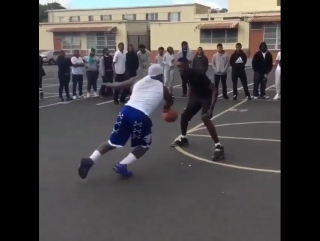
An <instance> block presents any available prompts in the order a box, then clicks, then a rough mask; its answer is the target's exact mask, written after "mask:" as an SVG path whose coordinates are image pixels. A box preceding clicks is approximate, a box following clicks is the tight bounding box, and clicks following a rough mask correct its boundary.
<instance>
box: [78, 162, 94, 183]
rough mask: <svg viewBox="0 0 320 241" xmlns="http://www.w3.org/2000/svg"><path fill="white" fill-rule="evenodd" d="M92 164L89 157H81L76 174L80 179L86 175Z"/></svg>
mask: <svg viewBox="0 0 320 241" xmlns="http://www.w3.org/2000/svg"><path fill="white" fill-rule="evenodd" d="M93 165H94V162H93V161H92V160H91V158H82V159H81V161H80V166H79V167H78V174H79V176H80V178H81V179H85V178H86V177H87V176H88V173H89V171H90V169H91V167H92V166H93Z"/></svg>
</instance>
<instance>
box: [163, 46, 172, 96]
mask: <svg viewBox="0 0 320 241" xmlns="http://www.w3.org/2000/svg"><path fill="white" fill-rule="evenodd" d="M162 63H163V65H164V71H163V73H164V86H165V87H167V88H168V89H169V93H170V94H172V92H173V79H174V75H173V73H174V51H173V48H172V47H168V48H167V52H166V53H165V55H164V57H163V61H162Z"/></svg>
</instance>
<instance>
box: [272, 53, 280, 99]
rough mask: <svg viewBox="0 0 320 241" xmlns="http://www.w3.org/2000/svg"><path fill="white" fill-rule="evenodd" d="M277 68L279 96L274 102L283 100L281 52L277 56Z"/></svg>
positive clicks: (276, 81)
mask: <svg viewBox="0 0 320 241" xmlns="http://www.w3.org/2000/svg"><path fill="white" fill-rule="evenodd" d="M276 60H277V68H276V72H275V86H276V92H277V94H276V95H275V97H274V98H273V99H274V100H281V51H279V53H278V54H277V58H276Z"/></svg>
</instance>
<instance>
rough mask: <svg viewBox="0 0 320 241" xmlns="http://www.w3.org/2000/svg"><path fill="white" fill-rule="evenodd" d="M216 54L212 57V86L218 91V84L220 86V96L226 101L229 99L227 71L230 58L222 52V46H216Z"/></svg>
mask: <svg viewBox="0 0 320 241" xmlns="http://www.w3.org/2000/svg"><path fill="white" fill-rule="evenodd" d="M217 50H218V51H217V53H215V54H214V55H213V56H212V68H213V71H214V84H215V86H216V87H217V89H218V90H219V83H220V80H221V84H222V95H223V98H225V99H226V100H228V99H229V97H228V94H227V71H228V68H229V65H230V62H229V61H230V58H229V56H228V54H227V53H226V52H225V51H224V50H223V46H222V44H220V43H219V44H217Z"/></svg>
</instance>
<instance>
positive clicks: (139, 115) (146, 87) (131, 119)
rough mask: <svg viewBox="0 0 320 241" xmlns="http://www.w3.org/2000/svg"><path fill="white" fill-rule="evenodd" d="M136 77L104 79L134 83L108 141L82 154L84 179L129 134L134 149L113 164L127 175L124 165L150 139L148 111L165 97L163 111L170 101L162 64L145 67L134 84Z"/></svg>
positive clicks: (146, 146) (120, 85)
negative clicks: (144, 73) (87, 155)
mask: <svg viewBox="0 0 320 241" xmlns="http://www.w3.org/2000/svg"><path fill="white" fill-rule="evenodd" d="M134 83H135V79H134V78H132V79H129V80H127V81H124V82H121V83H119V82H115V83H106V84H105V85H106V86H107V87H111V88H126V87H130V86H132V85H133V89H132V94H131V97H130V100H129V101H128V103H127V104H126V105H125V106H124V107H123V108H122V109H121V111H120V112H119V115H118V117H117V119H116V122H115V124H114V127H113V130H112V133H111V136H110V138H109V141H107V142H105V143H102V144H101V145H100V146H99V147H98V149H97V150H95V151H94V152H93V153H92V155H91V156H90V157H89V158H82V159H81V162H80V166H79V168H78V173H79V176H80V177H81V178H82V179H85V178H86V177H87V175H88V172H89V170H90V168H91V167H92V166H93V165H94V164H95V163H96V162H97V161H98V159H99V158H100V157H101V156H102V155H103V154H106V153H107V152H109V151H111V150H114V149H115V148H119V147H123V146H125V144H126V143H127V141H128V140H129V138H130V137H131V147H132V148H133V150H132V151H131V152H130V153H129V155H128V156H127V157H126V158H124V159H123V160H122V161H121V162H119V163H118V164H117V165H115V166H114V167H113V170H114V171H115V172H117V173H118V174H120V175H122V176H125V177H130V176H131V175H132V172H130V171H128V169H127V165H128V164H130V163H132V162H134V161H135V160H137V159H139V158H141V157H142V156H143V155H144V154H146V152H147V151H148V150H149V147H150V145H151V141H152V131H151V127H152V121H151V119H150V115H151V114H152V113H153V112H154V111H155V110H156V108H157V107H158V106H159V104H160V103H162V101H163V99H164V100H165V101H166V104H165V106H164V111H165V110H168V109H169V108H170V107H171V106H172V104H173V98H172V95H171V94H169V92H168V89H167V88H166V87H164V86H163V68H162V67H161V66H160V65H159V64H154V65H152V66H151V67H150V68H149V69H148V75H147V76H146V77H144V78H143V79H141V80H139V81H138V82H136V83H135V84H134Z"/></svg>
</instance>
